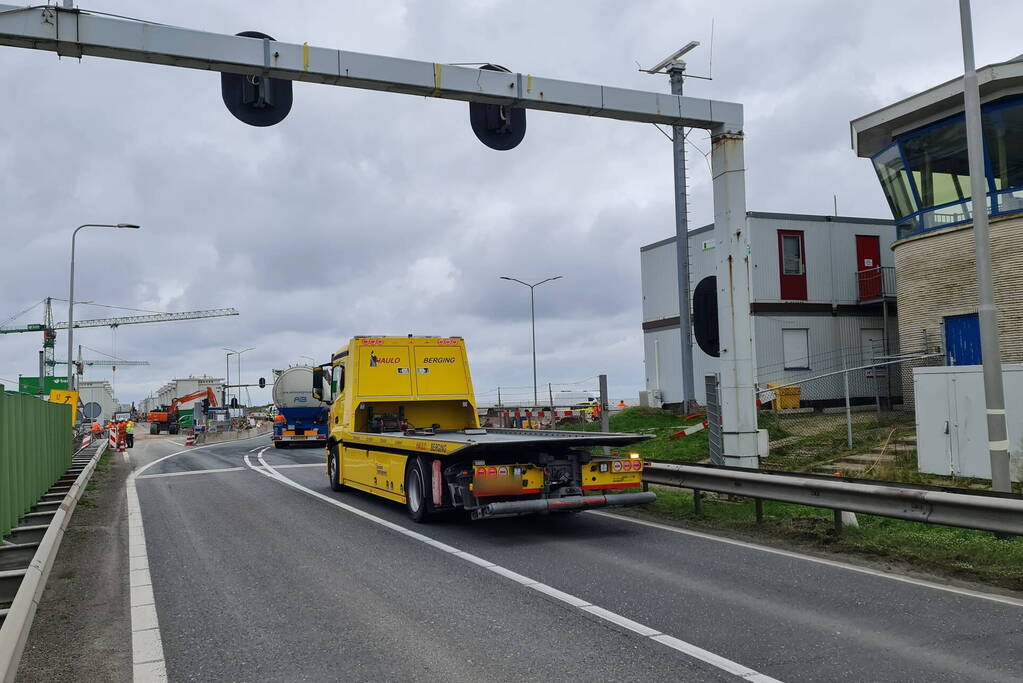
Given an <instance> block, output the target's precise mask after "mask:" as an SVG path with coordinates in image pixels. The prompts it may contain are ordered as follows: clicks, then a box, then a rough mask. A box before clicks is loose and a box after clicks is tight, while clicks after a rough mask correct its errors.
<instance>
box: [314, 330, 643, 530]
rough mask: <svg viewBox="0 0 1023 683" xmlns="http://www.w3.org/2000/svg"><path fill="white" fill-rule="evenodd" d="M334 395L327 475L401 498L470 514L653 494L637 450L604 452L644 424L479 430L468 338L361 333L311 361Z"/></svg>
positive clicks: (412, 511)
mask: <svg viewBox="0 0 1023 683" xmlns="http://www.w3.org/2000/svg"><path fill="white" fill-rule="evenodd" d="M313 395H314V396H315V397H316V398H319V399H320V400H323V401H326V402H327V403H328V404H329V405H330V412H329V413H328V418H327V422H328V428H329V433H328V437H327V449H326V459H327V463H326V473H327V478H328V479H329V481H330V486H331V488H332V489H333V490H335V491H340V490H342V489H344V488H345V487H351V488H353V489H359V490H362V491H366V492H368V493H372V494H375V495H378V496H382V497H384V498H388V499H390V500H393V501H396V502H398V503H402V504H404V505H405V506H406V507H407V509H408V512H409V515H410V516H411V517H412V519H413V520H415V521H417V522H422V521H424V520H425V519H426V518H427V517H428V516H429V515H430V514H432V513H434V512H439V511H442V510H452V509H464V510H468V511H469V512H470V514H471V516H472V518H473V519H483V518H490V517H510V516H514V515H524V514H533V513H550V512H560V511H568V510H582V509H589V508H599V507H607V506H612V505H641V504H644V503H650V502H652V501H653V500H654V499H655V495H654V494H653V493H650V492H638V491H634V490H633V491H629V489H636V488H638V487H639V486H640V485H641V481H642V476H643V461H642V460H641V459H640V458H639V456H638V455H636V454H627V455H625V456H623V457H620V456H617V455H615V456H602V455H593V454H592V453H591V450H592V447H593V446H625V445H628V444H630V443H635V442H637V441H642V440H644V439H648V438H652V437H650V436H646V435H641V434H611V433H607V432H569V431H564V432H563V431H543V430H524V429H493V428H488V429H481V428H480V423H479V416H478V414H477V412H476V400H475V397H474V394H473V388H472V379H471V377H470V375H469V364H468V361H467V360H466V352H465V342H464V341H463V340H462V338H461V337H416V336H412V335H409V336H407V337H355V338H353V339H352V340H351V341H350V342H349V343H348V344H347V345H346V346H344V347H343V348H341V349H340V350H338V351H337V352H336V353H334V355H333V357H332V358H331V361H330V362H329V363H324V364H322V365H320V366H318V367H316V368H314V370H313Z"/></svg>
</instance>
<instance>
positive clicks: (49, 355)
mask: <svg viewBox="0 0 1023 683" xmlns="http://www.w3.org/2000/svg"><path fill="white" fill-rule="evenodd" d="M43 303H44V307H43V322H42V323H30V324H28V325H26V326H24V327H0V334H17V333H20V332H42V333H43V363H42V366H43V367H42V372H43V374H44V375H49V374H50V373H51V371H52V368H53V366H54V365H56V364H57V363H58V361H56V360H54V358H53V348H54V345H55V344H56V341H57V330H66V329H67V328H68V324H67V323H66V322H60V323H55V322H53V297H46V299H45V300H44V302H43ZM231 315H238V311H237V310H235V309H233V308H214V309H209V310H204V311H182V312H180V313H151V314H148V315H126V316H120V317H117V318H95V319H92V320H76V321H74V325H73V327H74V328H75V329H76V330H77V329H79V328H82V327H120V326H121V325H140V324H143V323H166V322H175V321H179V320H199V319H201V318H220V317H224V316H231ZM60 362H61V363H64V364H66V363H67V361H60ZM142 363H145V364H146V365H148V362H147V361H119V362H113V363H110V365H138V364H142ZM86 364H88V365H107V363H105V362H96V361H92V362H88V363H86ZM39 382H40V386H43V384H44V383H45V380H44V379H42V378H40V380H39Z"/></svg>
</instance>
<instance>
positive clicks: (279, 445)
mask: <svg viewBox="0 0 1023 683" xmlns="http://www.w3.org/2000/svg"><path fill="white" fill-rule="evenodd" d="M284 446H285V443H284V442H283V441H274V448H284Z"/></svg>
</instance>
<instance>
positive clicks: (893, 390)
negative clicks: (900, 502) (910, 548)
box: [757, 349, 944, 479]
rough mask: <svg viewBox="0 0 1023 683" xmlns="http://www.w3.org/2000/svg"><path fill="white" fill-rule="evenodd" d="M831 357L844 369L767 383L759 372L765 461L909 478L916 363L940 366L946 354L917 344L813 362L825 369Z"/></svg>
mask: <svg viewBox="0 0 1023 683" xmlns="http://www.w3.org/2000/svg"><path fill="white" fill-rule="evenodd" d="M878 351H880V349H878ZM854 360H855V361H856V362H855V363H853V362H851V361H854ZM864 360H866V362H864ZM829 362H830V364H831V365H832V366H834V365H838V366H839V367H838V368H836V369H830V370H827V371H824V372H819V373H816V374H814V375H813V376H810V377H802V378H799V379H795V380H790V381H770V379H769V378H765V377H764V376H763V375H764V374H765V373H762V374H761V377H760V380H761V381H760V384H759V387H758V391H757V397H758V405H759V419H758V422H759V425H760V427H761V428H762V429H767V431H768V436H769V441H770V452H769V454H768V456H767V457H765V458H762V459H761V467H764V468H765V469H777V470H785V471H797V472H807V471H809V472H816V473H822V474H836V473H838V474H844V475H848V476H864V477H872V478H884V477H894V478H896V479H898V478H900V477H905V476H909V473H910V471H915V469H916V468H915V457H914V455H915V449H916V438H915V433H916V432H915V416H914V413H913V410H912V405H911V404H907V402H906V401H905V400H904V399H905V398H906V396H907V395H911V394H912V369H913V368H914V367H922V366H925V365H943V364H944V355H943V354H942V353H940V352H936V351H935V350H934V349H917V350H913V351H911V352H908V353H900V354H896V355H884V354H881V353H878V354H876V355H871V356H869V357H867V358H866V359H864V358H863V357H862V356H858V355H857V356H852V357H850V354H843V353H841V352H840V351H839V352H837V353H829V354H828V355H827V356H826V357H824V358H820V357H818V358H815V359H811V363H808V365H812V366H813V367H817V368H821V367H825V368H826V367H827V365H828V363H829ZM907 378H908V382H907V381H906V380H907ZM779 379H780V378H779ZM907 385H908V386H907ZM900 472H903V474H900Z"/></svg>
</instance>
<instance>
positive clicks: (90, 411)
mask: <svg viewBox="0 0 1023 683" xmlns="http://www.w3.org/2000/svg"><path fill="white" fill-rule="evenodd" d="M101 412H103V409H102V408H101V407H100V405H99V404H98V403H96V402H95V401H89V402H88V403H86V404H85V405H84V406H82V416H83V417H84V418H85V419H86V420H95V419H96V418H97V417H99V414H100V413H101Z"/></svg>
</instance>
